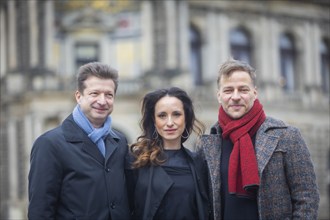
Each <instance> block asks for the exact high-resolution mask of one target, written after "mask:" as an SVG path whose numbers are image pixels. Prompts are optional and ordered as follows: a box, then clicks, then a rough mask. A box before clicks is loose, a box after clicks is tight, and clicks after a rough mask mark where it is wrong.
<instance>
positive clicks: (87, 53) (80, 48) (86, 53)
mask: <svg viewBox="0 0 330 220" xmlns="http://www.w3.org/2000/svg"><path fill="white" fill-rule="evenodd" d="M98 56H99V45H98V44H97V43H95V42H77V43H76V45H75V59H76V62H75V65H76V69H78V68H79V67H80V66H82V65H84V64H86V63H89V62H93V61H98V59H99V58H98Z"/></svg>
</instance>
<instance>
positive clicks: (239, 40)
mask: <svg viewBox="0 0 330 220" xmlns="http://www.w3.org/2000/svg"><path fill="white" fill-rule="evenodd" d="M230 49H231V54H232V56H233V58H234V59H236V60H242V61H245V62H247V63H251V51H252V47H251V40H250V36H249V34H248V33H247V31H245V30H244V29H243V28H236V29H233V30H231V31H230Z"/></svg>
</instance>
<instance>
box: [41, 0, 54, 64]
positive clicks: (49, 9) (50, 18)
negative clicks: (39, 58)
mask: <svg viewBox="0 0 330 220" xmlns="http://www.w3.org/2000/svg"><path fill="white" fill-rule="evenodd" d="M44 10H45V20H44V24H43V25H44V26H45V28H44V30H45V33H43V34H44V42H45V51H44V54H45V66H46V67H47V68H50V67H51V68H54V67H55V63H53V62H52V61H53V50H52V47H53V39H54V1H52V0H46V2H45V8H44Z"/></svg>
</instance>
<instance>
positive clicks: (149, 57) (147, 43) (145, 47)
mask: <svg viewBox="0 0 330 220" xmlns="http://www.w3.org/2000/svg"><path fill="white" fill-rule="evenodd" d="M152 18H153V15H152V5H151V2H150V1H142V2H141V24H143V25H141V33H142V36H141V37H142V43H141V45H142V47H141V51H142V58H141V60H142V71H144V72H145V71H148V70H151V69H152V68H153V56H154V51H153V45H154V42H153V40H154V35H153V31H152V30H153V28H152V27H153V19H152Z"/></svg>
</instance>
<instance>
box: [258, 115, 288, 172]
mask: <svg viewBox="0 0 330 220" xmlns="http://www.w3.org/2000/svg"><path fill="white" fill-rule="evenodd" d="M271 120H272V119H271V118H267V119H266V121H265V122H264V123H263V124H262V125H261V127H260V128H259V130H258V132H257V135H256V143H255V151H256V157H257V161H258V170H259V175H260V177H261V176H262V173H263V171H264V169H265V167H266V165H267V164H268V162H269V160H270V158H271V156H272V155H273V153H274V151H275V149H276V146H277V145H278V141H279V138H280V135H281V132H282V131H281V130H282V129H270V128H280V127H286V125H284V124H274V123H272V122H271Z"/></svg>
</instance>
